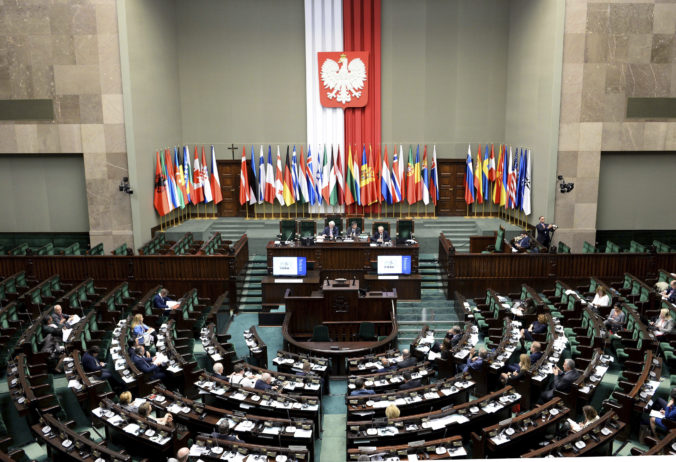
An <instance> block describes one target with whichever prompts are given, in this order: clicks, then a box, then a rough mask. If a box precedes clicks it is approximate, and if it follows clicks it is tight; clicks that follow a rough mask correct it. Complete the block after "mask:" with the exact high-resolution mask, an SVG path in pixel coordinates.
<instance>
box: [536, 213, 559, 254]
mask: <svg viewBox="0 0 676 462" xmlns="http://www.w3.org/2000/svg"><path fill="white" fill-rule="evenodd" d="M535 229H536V230H537V233H538V235H537V241H538V242H539V243H540V244H542V245H544V246H545V247H546V248H549V244H551V242H552V233H553V232H554V231H555V230H556V225H550V224H547V223H545V217H540V222H539V223H538V224H537V225H536V226H535Z"/></svg>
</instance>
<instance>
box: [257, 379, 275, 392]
mask: <svg viewBox="0 0 676 462" xmlns="http://www.w3.org/2000/svg"><path fill="white" fill-rule="evenodd" d="M254 388H255V389H256V390H271V389H272V385H270V384H269V383H265V382H263V381H262V380H261V379H258V380H256V384H255V385H254Z"/></svg>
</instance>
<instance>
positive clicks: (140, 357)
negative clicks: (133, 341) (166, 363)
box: [131, 345, 167, 380]
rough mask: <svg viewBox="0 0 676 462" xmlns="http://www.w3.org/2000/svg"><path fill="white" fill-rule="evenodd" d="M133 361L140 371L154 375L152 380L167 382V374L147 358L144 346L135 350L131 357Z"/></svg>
mask: <svg viewBox="0 0 676 462" xmlns="http://www.w3.org/2000/svg"><path fill="white" fill-rule="evenodd" d="M131 361H132V362H133V363H134V366H136V368H137V369H138V370H139V371H141V372H143V373H144V374H152V375H151V380H155V379H159V380H166V378H167V374H165V373H164V371H163V370H162V368H160V366H158V365H157V364H155V363H154V362H153V359H152V358H149V357H148V356H146V352H145V348H143V345H139V346H137V347H136V348H135V349H134V354H133V355H132V356H131Z"/></svg>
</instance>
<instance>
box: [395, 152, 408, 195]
mask: <svg viewBox="0 0 676 462" xmlns="http://www.w3.org/2000/svg"><path fill="white" fill-rule="evenodd" d="M405 164H406V162H404V147H403V146H402V145H401V144H400V145H399V168H398V169H397V178H398V179H399V189H400V190H401V201H403V200H404V199H405V198H406V173H405V172H406V171H407V168H406V167H407V166H406V165H405ZM401 201H400V202H401Z"/></svg>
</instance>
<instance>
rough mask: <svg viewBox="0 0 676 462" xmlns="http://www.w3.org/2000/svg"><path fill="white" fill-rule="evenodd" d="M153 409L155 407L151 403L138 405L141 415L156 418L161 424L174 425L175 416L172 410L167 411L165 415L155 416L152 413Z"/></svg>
mask: <svg viewBox="0 0 676 462" xmlns="http://www.w3.org/2000/svg"><path fill="white" fill-rule="evenodd" d="M152 411H153V408H152V407H151V406H150V403H143V404H141V405H140V406H139V407H138V413H139V415H140V416H141V417H145V418H146V419H151V420H154V421H155V422H157V423H158V424H160V425H165V426H169V427H171V426H173V424H172V422H173V421H174V416H173V415H171V412H167V413H166V414H165V415H164V417H155V416H153V415H152Z"/></svg>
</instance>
